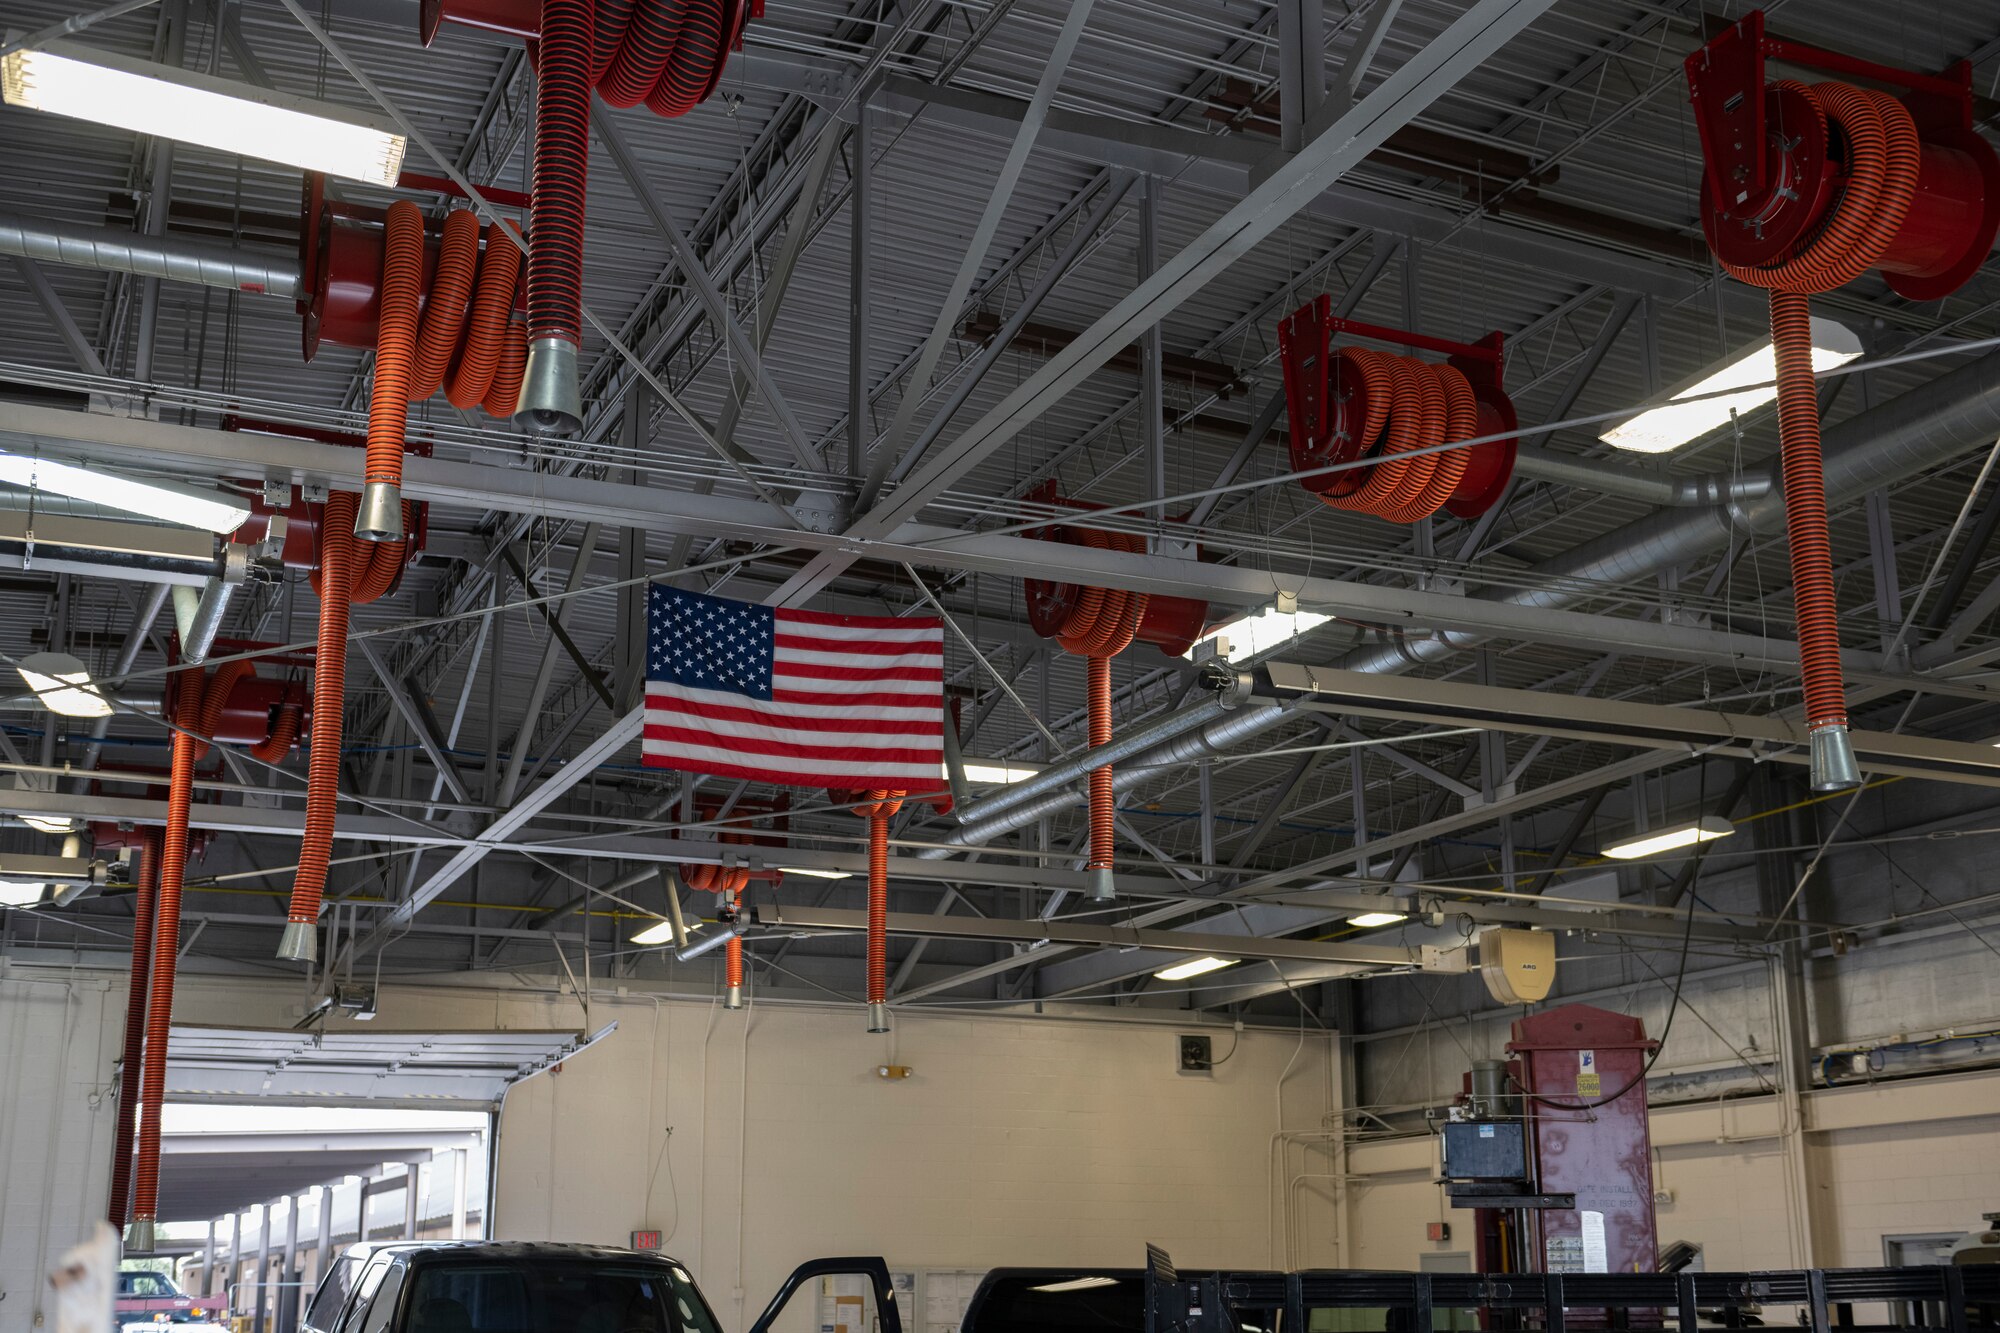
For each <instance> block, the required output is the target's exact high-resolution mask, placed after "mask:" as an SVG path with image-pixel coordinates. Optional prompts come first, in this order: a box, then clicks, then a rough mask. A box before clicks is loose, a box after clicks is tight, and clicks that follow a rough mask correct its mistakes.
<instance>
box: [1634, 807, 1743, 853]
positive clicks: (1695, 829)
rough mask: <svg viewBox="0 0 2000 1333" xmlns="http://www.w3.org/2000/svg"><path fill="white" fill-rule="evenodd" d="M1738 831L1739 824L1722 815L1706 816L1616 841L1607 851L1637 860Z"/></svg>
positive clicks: (1723, 836)
mask: <svg viewBox="0 0 2000 1333" xmlns="http://www.w3.org/2000/svg"><path fill="white" fill-rule="evenodd" d="M1734 832H1736V826H1735V825H1734V824H1732V823H1730V822H1729V821H1728V820H1726V819H1724V818H1723V817H1722V816H1721V815H1703V816H1702V817H1701V818H1700V819H1696V820H1692V821H1690V822H1688V823H1686V824H1676V825H1674V826H1673V827H1672V828H1663V829H1660V830H1659V831H1657V832H1649V833H1640V834H1635V835H1634V836H1632V837H1630V838H1627V839H1626V840H1625V841H1623V842H1614V843H1612V844H1611V845H1610V846H1609V847H1606V848H1605V849H1604V854H1605V855H1606V856H1608V857H1610V858H1612V859H1613V860H1614V861H1636V860H1638V859H1639V858H1640V857H1642V856H1658V855H1659V854H1660V853H1661V852H1674V851H1679V850H1680V849H1681V848H1683V847H1692V846H1694V845H1695V844H1696V843H1701V842H1712V841H1714V840H1715V839H1716V838H1726V837H1728V836H1730V835H1731V834H1732V833H1734Z"/></svg>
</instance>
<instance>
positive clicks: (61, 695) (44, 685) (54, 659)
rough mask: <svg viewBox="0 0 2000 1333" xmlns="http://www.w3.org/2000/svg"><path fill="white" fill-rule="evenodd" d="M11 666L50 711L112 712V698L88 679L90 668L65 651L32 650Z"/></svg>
mask: <svg viewBox="0 0 2000 1333" xmlns="http://www.w3.org/2000/svg"><path fill="white" fill-rule="evenodd" d="M14 670H15V671H17V672H19V673H20V676H21V679H22V680H23V681H24V682H26V683H27V686H28V688H29V689H31V690H33V691H34V692H35V698H36V700H37V701H38V702H39V703H40V704H41V705H42V707H44V708H46V709H48V710H49V711H50V712H51V713H61V714H62V715H63V716H64V717H109V716H110V715H111V701H110V700H108V699H106V698H105V697H104V696H103V695H101V694H99V693H98V692H97V687H96V686H95V685H93V684H91V683H90V669H89V668H88V667H86V666H84V664H83V663H82V662H79V661H78V660H77V659H76V658H74V657H71V656H70V655H69V654H68V653H31V654H29V655H28V656H27V657H24V658H22V659H21V661H20V663H19V665H17V666H16V667H15V668H14Z"/></svg>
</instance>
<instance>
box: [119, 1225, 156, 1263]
mask: <svg viewBox="0 0 2000 1333" xmlns="http://www.w3.org/2000/svg"><path fill="white" fill-rule="evenodd" d="M153 1244H154V1238H153V1219H152V1218H150V1217H138V1218H134V1219H133V1220H132V1224H131V1225H130V1226H128V1227H126V1228H125V1253H127V1254H151V1253H152V1252H153Z"/></svg>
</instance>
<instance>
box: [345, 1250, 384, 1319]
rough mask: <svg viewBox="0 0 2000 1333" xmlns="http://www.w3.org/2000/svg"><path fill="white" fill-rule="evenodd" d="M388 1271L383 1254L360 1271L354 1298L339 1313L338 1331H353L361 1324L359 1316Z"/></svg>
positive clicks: (366, 1307) (365, 1308)
mask: <svg viewBox="0 0 2000 1333" xmlns="http://www.w3.org/2000/svg"><path fill="white" fill-rule="evenodd" d="M388 1271H389V1260H388V1258H387V1257H386V1256H385V1257H383V1258H381V1259H377V1260H376V1261H374V1262H373V1263H371V1264H369V1265H368V1267H367V1268H365V1269H363V1270H362V1272H361V1280H360V1281H359V1282H357V1283H355V1286H354V1298H353V1299H352V1300H350V1301H348V1303H347V1308H346V1309H345V1310H344V1311H343V1312H342V1313H341V1316H340V1328H339V1331H338V1333H355V1330H357V1329H358V1328H360V1326H361V1316H362V1314H363V1312H364V1311H366V1310H367V1309H368V1302H369V1299H370V1298H371V1297H373V1296H374V1295H375V1289H376V1288H377V1287H379V1286H381V1285H382V1277H383V1275H384V1274H385V1273H387V1272H388Z"/></svg>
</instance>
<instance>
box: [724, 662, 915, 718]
mask: <svg viewBox="0 0 2000 1333" xmlns="http://www.w3.org/2000/svg"><path fill="white" fill-rule="evenodd" d="M771 686H772V688H773V689H774V690H801V691H806V692H809V693H812V694H907V695H909V696H910V697H912V698H915V699H937V700H942V699H943V697H944V682H942V681H936V680H828V679H827V678H826V677H824V676H802V675H798V674H795V673H793V672H790V671H787V670H785V664H784V663H783V662H779V663H778V669H777V670H776V671H774V672H773V673H772V675H771ZM744 697H745V696H743V695H738V696H737V698H739V699H740V698H744ZM751 702H752V703H759V702H761V701H760V700H754V699H753V700H751ZM858 706H859V705H850V707H858ZM869 706H870V707H872V706H873V705H869ZM930 707H931V711H932V712H933V713H935V712H938V711H940V709H941V708H942V704H941V703H934V704H932V705H931V706H930Z"/></svg>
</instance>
